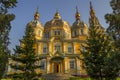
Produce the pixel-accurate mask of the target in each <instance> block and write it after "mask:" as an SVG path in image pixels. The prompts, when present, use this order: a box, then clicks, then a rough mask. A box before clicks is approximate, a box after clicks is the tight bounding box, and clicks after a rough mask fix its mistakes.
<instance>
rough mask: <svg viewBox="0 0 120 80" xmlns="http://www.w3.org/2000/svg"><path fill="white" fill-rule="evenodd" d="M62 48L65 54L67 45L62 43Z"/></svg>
mask: <svg viewBox="0 0 120 80" xmlns="http://www.w3.org/2000/svg"><path fill="white" fill-rule="evenodd" d="M63 47H64V49H63V50H64V51H63V52H64V53H66V52H67V43H63Z"/></svg>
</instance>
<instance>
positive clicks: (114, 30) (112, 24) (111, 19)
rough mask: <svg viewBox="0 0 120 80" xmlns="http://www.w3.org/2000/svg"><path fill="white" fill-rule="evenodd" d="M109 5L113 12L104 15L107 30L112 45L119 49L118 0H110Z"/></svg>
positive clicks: (119, 23)
mask: <svg viewBox="0 0 120 80" xmlns="http://www.w3.org/2000/svg"><path fill="white" fill-rule="evenodd" d="M110 6H111V7H112V9H113V13H109V14H106V15H105V19H106V22H107V23H108V24H109V27H108V28H107V32H108V33H109V34H110V35H111V36H112V37H113V40H114V46H115V47H116V48H119V49H120V0H111V2H110Z"/></svg>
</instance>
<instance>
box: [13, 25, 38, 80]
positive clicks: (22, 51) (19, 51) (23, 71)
mask: <svg viewBox="0 0 120 80" xmlns="http://www.w3.org/2000/svg"><path fill="white" fill-rule="evenodd" d="M35 43H36V40H35V35H34V27H33V26H32V25H30V24H28V25H27V27H26V32H25V36H23V39H22V40H21V44H22V45H20V46H16V49H15V54H14V55H13V56H12V59H13V61H14V62H13V64H14V65H13V64H12V65H11V67H12V68H13V69H16V70H19V71H18V73H15V74H13V75H12V76H13V77H16V78H18V77H24V79H25V80H31V79H33V78H35V77H36V76H39V75H40V74H37V73H36V71H35V69H37V68H40V66H39V65H37V64H35V63H36V62H37V61H39V58H38V56H37V54H36V52H35ZM16 63H17V64H16Z"/></svg>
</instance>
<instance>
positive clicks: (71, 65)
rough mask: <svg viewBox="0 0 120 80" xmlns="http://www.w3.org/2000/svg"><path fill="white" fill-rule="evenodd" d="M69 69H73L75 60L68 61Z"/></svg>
mask: <svg viewBox="0 0 120 80" xmlns="http://www.w3.org/2000/svg"><path fill="white" fill-rule="evenodd" d="M70 69H75V60H74V59H71V60H70Z"/></svg>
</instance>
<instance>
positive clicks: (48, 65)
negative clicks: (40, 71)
mask: <svg viewBox="0 0 120 80" xmlns="http://www.w3.org/2000/svg"><path fill="white" fill-rule="evenodd" d="M46 64H47V70H46V73H50V59H49V58H47V62H46Z"/></svg>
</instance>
